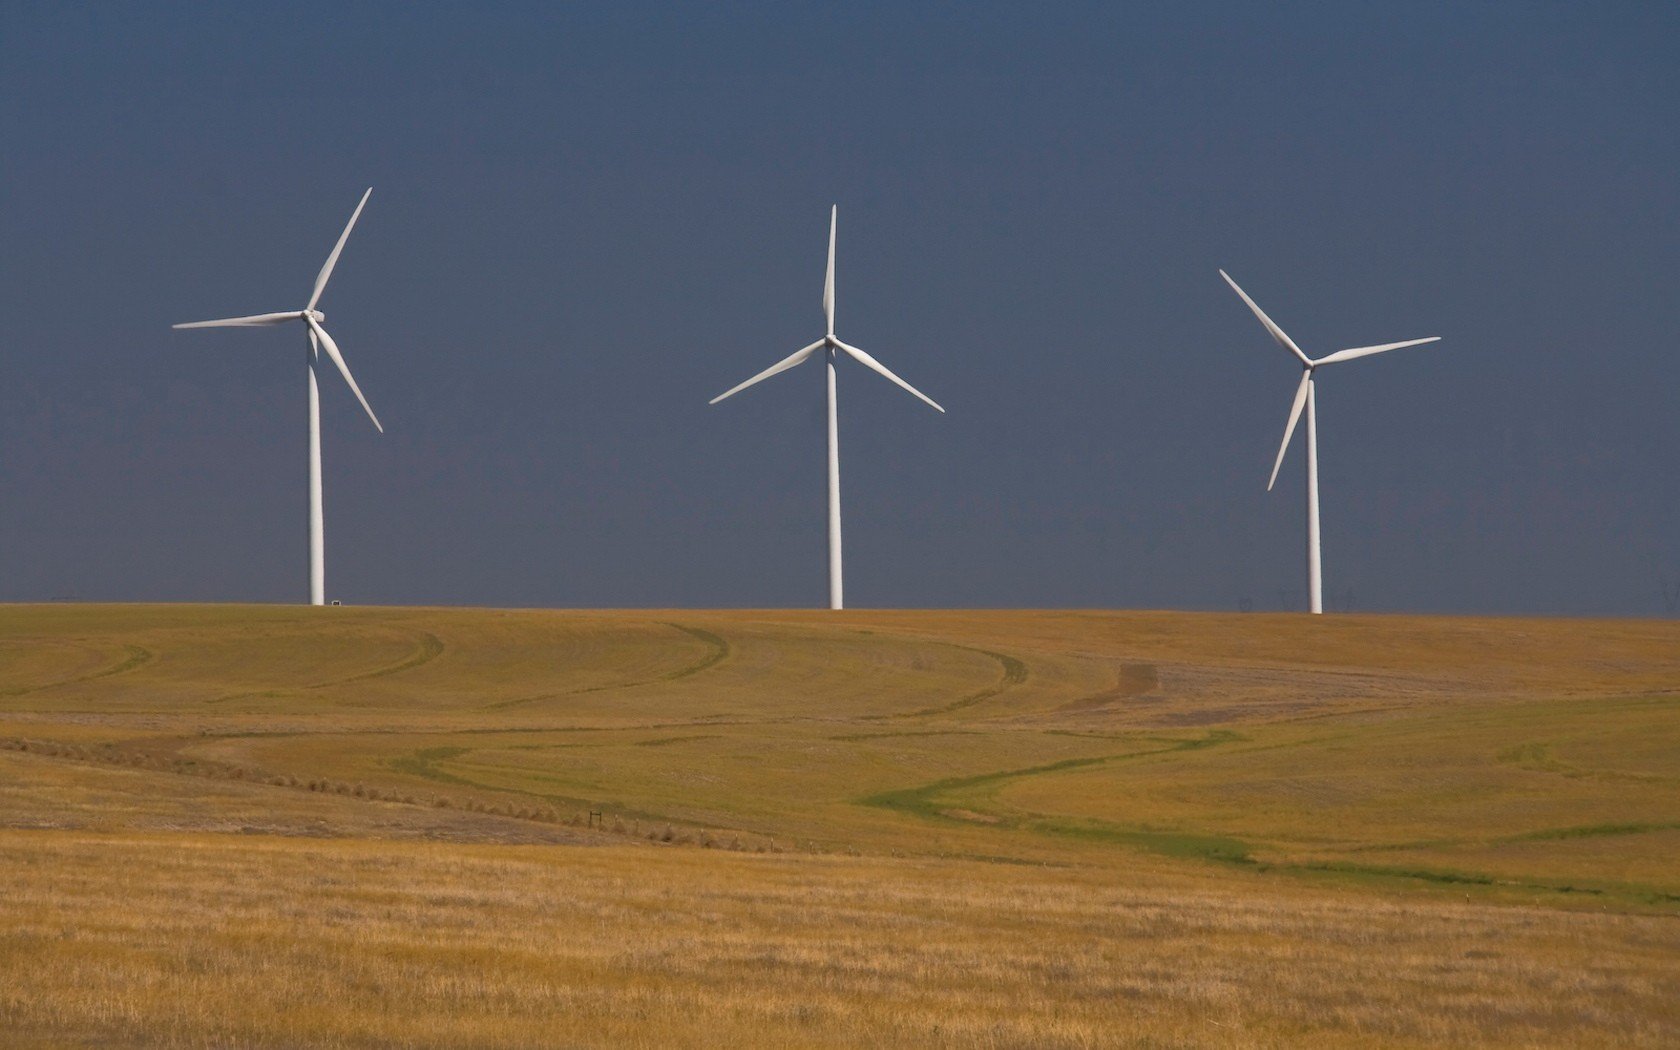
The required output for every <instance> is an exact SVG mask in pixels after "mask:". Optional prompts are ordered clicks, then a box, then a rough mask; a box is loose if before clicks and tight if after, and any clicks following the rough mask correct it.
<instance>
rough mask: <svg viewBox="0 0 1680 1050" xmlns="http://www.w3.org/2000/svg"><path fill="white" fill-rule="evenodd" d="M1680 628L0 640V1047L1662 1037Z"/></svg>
mask: <svg viewBox="0 0 1680 1050" xmlns="http://www.w3.org/2000/svg"><path fill="white" fill-rule="evenodd" d="M1677 855H1680V624H1677V623H1672V622H1656V621H1652V622H1639V621H1616V622H1612V621H1564V620H1474V619H1444V618H1404V617H1376V616H1332V617H1324V618H1322V619H1317V620H1314V619H1309V618H1306V617H1297V616H1267V615H1258V614H1253V615H1231V616H1219V615H1198V614H1169V613H1108V612H1049V611H1046V612H1006V611H965V612H917V611H895V612H845V613H838V614H837V613H829V612H749V611H740V612H715V611H705V612H702V611H692V610H688V611H667V612H644V611H636V612H538V611H503V610H465V609H457V610H441V609H350V608H340V609H306V608H280V607H203V606H33V607H27V606H13V607H4V608H0V887H3V890H0V1034H3V1038H0V1044H3V1045H6V1046H65V1045H70V1046H82V1045H85V1046H109V1045H140V1046H194V1047H198V1046H257V1045H262V1046H268V1045H277V1046H335V1047H336V1046H343V1047H371V1046H440V1047H480V1046H490V1045H508V1046H593V1045H610V1046H647V1047H665V1046H717V1045H732V1046H741V1047H757V1046H764V1047H771V1046H776V1047H780V1046H882V1045H902V1046H918V1047H920V1046H929V1047H942V1046H950V1047H971V1046H972V1047H999V1048H1001V1047H1103V1046H1114V1045H1136V1046H1163V1047H1165V1046H1198V1045H1209V1046H1278V1047H1285V1046H1342V1045H1348V1044H1360V1045H1364V1044H1373V1045H1394V1046H1415V1047H1435V1046H1442V1045H1509V1046H1535V1045H1562V1046H1582V1047H1589V1046H1604V1045H1612V1044H1614V1045H1629V1046H1653V1047H1655V1046H1673V1045H1680V862H1677V861H1676V859H1675V858H1676V856H1677Z"/></svg>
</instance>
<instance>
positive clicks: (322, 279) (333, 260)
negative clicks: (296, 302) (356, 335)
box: [304, 186, 373, 414]
mask: <svg viewBox="0 0 1680 1050" xmlns="http://www.w3.org/2000/svg"><path fill="white" fill-rule="evenodd" d="M372 193H373V187H372V186H369V187H368V188H367V193H364V194H362V200H361V203H359V204H357V205H356V210H355V211H353V212H351V213H350V221H349V222H347V223H345V224H344V232H343V233H341V234H339V235H338V243H337V244H335V245H333V250H332V254H331V255H329V256H327V262H326V265H324V266H322V267H321V273H320V276H318V277H316V278H315V291H314V292H312V293H311V294H310V296H309V305H308V306H306V307H304V309H305V310H313V309H315V304H316V303H318V302H320V301H321V293H322V292H324V291H326V290H327V278H329V277H331V276H332V272H333V267H334V266H337V265H338V253H339V252H342V251H343V250H344V242H345V241H347V240H349V239H350V230H351V229H352V228H354V227H355V225H356V220H357V219H358V218H360V217H361V214H362V208H363V206H365V205H366V204H367V199H368V197H369V195H371V194H372ZM370 414H371V413H370Z"/></svg>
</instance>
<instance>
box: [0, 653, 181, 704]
mask: <svg viewBox="0 0 1680 1050" xmlns="http://www.w3.org/2000/svg"><path fill="white" fill-rule="evenodd" d="M123 648H124V649H125V650H127V652H128V656H127V657H126V658H124V659H123V660H120V661H118V662H117V663H114V664H112V665H111V666H110V667H105V668H101V669H100V670H98V671H92V672H89V673H88V674H79V675H75V676H73V677H70V678H61V679H59V680H58V681H56V682H47V683H44V684H42V685H27V686H24V687H22V688H20V689H7V690H5V691H4V692H0V696H27V695H28V694H30V693H38V692H40V691H41V690H43V689H52V688H54V687H55V686H61V685H75V684H76V683H78V682H91V681H93V680H94V679H96V678H109V677H111V676H112V675H119V674H127V673H128V672H130V671H132V670H134V669H135V668H136V667H139V666H140V665H142V664H145V663H148V662H149V661H151V660H152V658H153V657H154V656H156V655H157V654H156V653H154V652H152V651H151V650H150V649H147V648H146V647H145V646H141V645H125V646H123Z"/></svg>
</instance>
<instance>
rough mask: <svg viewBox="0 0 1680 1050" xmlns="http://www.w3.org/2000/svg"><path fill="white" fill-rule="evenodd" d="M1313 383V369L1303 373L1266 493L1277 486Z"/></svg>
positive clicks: (1296, 389)
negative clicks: (1309, 387)
mask: <svg viewBox="0 0 1680 1050" xmlns="http://www.w3.org/2000/svg"><path fill="white" fill-rule="evenodd" d="M1311 382H1312V369H1310V368H1309V369H1308V370H1307V371H1305V372H1302V373H1301V385H1300V386H1298V387H1296V388H1295V406H1294V407H1293V408H1291V409H1290V410H1289V425H1288V426H1286V427H1284V428H1283V444H1281V445H1279V446H1278V458H1277V462H1276V463H1274V464H1272V480H1270V481H1268V482H1266V491H1267V492H1270V491H1272V486H1273V485H1276V484H1277V476H1278V471H1280V470H1282V469H1283V456H1284V453H1286V452H1288V451H1289V439H1290V438H1292V437H1294V436H1295V424H1297V423H1299V422H1300V421H1301V409H1302V408H1304V407H1306V404H1307V386H1308V384H1310V383H1311Z"/></svg>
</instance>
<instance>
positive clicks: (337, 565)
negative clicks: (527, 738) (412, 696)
mask: <svg viewBox="0 0 1680 1050" xmlns="http://www.w3.org/2000/svg"><path fill="white" fill-rule="evenodd" d="M419 6H421V5H398V4H391V5H384V6H380V5H364V4H356V5H346V4H322V5H284V10H281V9H280V6H279V5H254V4H252V5H240V4H229V5H201V6H195V7H194V8H187V7H174V6H171V5H129V6H128V7H127V8H125V9H121V10H110V9H94V8H91V7H90V8H89V9H85V10H75V9H71V8H70V6H69V5H47V4H40V5H22V4H16V3H8V4H5V5H3V6H0V142H3V149H0V312H3V314H4V316H5V318H6V323H5V326H4V336H3V337H0V340H3V346H4V352H3V353H0V368H3V374H0V599H4V600H40V599H49V598H59V597H74V598H79V599H88V600H91V599H111V600H124V601H129V600H133V601H140V600H148V601H149V600H170V601H175V600H215V601H235V600H237V601H246V600H251V601H298V600H302V599H304V598H305V597H306V595H307V576H306V564H307V533H306V491H307V490H306V475H305V470H306V462H307V460H306V446H305V442H306V416H305V386H304V375H303V368H304V364H303V336H302V334H301V333H300V332H299V331H298V330H297V329H296V328H295V327H291V326H288V327H284V328H275V329H244V330H241V329H232V330H223V331H219V332H173V331H171V330H170V329H169V325H170V324H171V323H172V322H177V321H188V320H197V319H201V318H207V317H219V316H228V315H233V314H242V313H250V312H261V311H271V310H286V309H298V308H300V307H301V306H302V305H303V303H304V301H305V300H306V299H307V297H308V292H309V288H310V284H311V282H312V281H313V279H314V276H315V272H316V270H317V269H318V268H319V266H320V265H321V262H322V260H323V259H324V258H325V256H326V254H327V252H328V250H329V249H330V248H331V246H332V242H333V239H334V238H335V237H336V236H337V234H338V231H339V230H340V229H341V227H342V224H343V223H344V221H345V219H346V218H347V217H348V215H349V212H350V210H351V208H352V207H353V206H354V205H355V202H356V199H357V197H358V196H359V195H360V193H361V191H362V190H363V189H364V188H365V187H367V186H369V185H371V186H373V187H374V193H373V197H372V200H371V201H370V202H369V204H368V207H367V211H366V212H365V213H364V214H363V216H362V220H361V223H360V225H359V226H358V228H357V230H356V232H355V234H354V236H353V237H352V238H351V240H350V244H349V246H348V248H347V249H346V251H345V254H344V257H343V259H342V261H341V262H340V264H339V267H338V271H337V274H336V276H335V277H334V280H333V283H332V286H331V287H330V288H329V289H328V291H327V294H326V296H325V298H324V299H323V301H322V304H321V306H322V309H324V310H325V311H326V313H327V316H328V321H329V323H328V327H329V329H330V330H331V331H332V332H333V333H334V335H335V336H336V337H337V339H338V342H339V344H340V345H341V346H342V347H343V348H344V352H345V356H346V357H347V358H348V360H349V362H350V364H351V366H352V368H353V369H354V370H355V373H356V377H357V379H358V380H359V381H360V383H361V385H362V388H363V389H364V391H366V393H367V395H368V397H369V400H370V401H371V402H372V404H373V407H374V409H375V410H376V411H377V412H378V413H379V415H380V418H381V420H382V421H383V422H384V423H385V425H386V433H385V435H384V436H383V437H381V436H380V435H378V434H376V433H375V432H374V431H373V428H372V427H371V426H370V425H369V424H368V422H367V420H366V419H365V418H364V417H363V416H362V415H361V411H360V409H359V407H358V406H357V405H356V404H355V401H354V399H353V398H352V397H351V395H350V393H349V392H348V390H347V389H346V388H345V387H344V385H343V384H342V382H341V381H340V380H339V379H338V378H337V377H336V376H330V375H329V376H326V377H324V384H323V402H324V403H323V428H324V439H323V443H324V448H325V453H324V454H325V464H326V518H327V583H328V593H329V596H331V597H337V598H342V599H343V600H345V601H346V602H352V603H415V602H425V603H444V604H492V605H513V604H517V605H542V606H645V605H692V606H725V605H760V606H783V605H792V606H798V605H820V604H822V603H823V602H824V600H825V598H826V575H825V573H826V567H825V561H824V558H825V555H824V543H825V540H824V520H825V517H824V500H825V489H824V480H823V460H824V455H825V453H824V436H823V423H822V412H823V409H822V396H823V395H822V377H821V372H820V369H819V368H818V367H816V366H815V365H806V366H803V367H802V368H800V369H798V370H795V371H792V372H789V373H786V374H784V375H781V376H778V377H776V378H775V379H773V380H770V381H768V382H766V383H764V384H762V385H760V386H758V387H755V388H753V389H752V390H750V391H747V392H746V393H743V394H741V395H737V396H736V397H735V398H732V399H730V400H729V401H726V402H724V403H723V404H721V405H718V406H714V407H708V406H707V404H706V402H707V400H708V399H709V398H711V397H713V396H714V395H716V394H718V393H720V392H721V391H723V390H725V389H727V388H728V387H730V386H732V385H734V384H735V383H737V382H739V381H740V380H742V379H744V378H746V377H747V376H748V375H751V374H752V373H754V372H756V371H758V370H759V369H761V368H763V367H765V366H767V365H769V364H770V363H772V362H773V361H775V360H776V359H778V358H780V357H782V356H784V355H785V354H787V353H789V352H791V351H793V350H795V349H797V348H798V347H800V346H803V345H805V344H806V343H808V342H810V341H811V340H812V339H814V338H817V337H818V336H820V335H821V333H822V316H821V310H820V302H821V292H822V276H823V253H824V249H825V244H824V241H825V237H826V226H827V220H828V207H829V205H830V204H831V203H835V202H837V203H838V204H839V206H840V251H839V268H838V302H839V309H838V320H839V332H840V335H841V337H842V338H844V339H846V340H847V341H848V342H851V343H853V344H855V345H858V346H861V347H863V348H864V349H866V350H870V351H871V352H873V353H874V354H875V355H876V356H877V357H879V358H881V359H882V360H883V361H884V362H885V363H886V364H887V365H888V366H889V367H891V368H893V369H894V370H896V371H897V372H899V374H901V375H902V376H904V377H905V378H906V379H907V380H909V381H910V382H912V383H914V384H916V385H917V386H918V387H920V388H921V389H922V390H924V391H926V392H927V393H928V394H929V395H930V396H932V397H933V398H934V399H936V400H938V401H940V402H941V403H942V404H943V405H944V406H945V407H946V408H947V409H948V413H949V414H948V415H944V416H941V415H939V414H937V413H935V412H933V411H932V410H930V409H928V408H927V407H926V406H924V405H922V404H920V403H919V402H917V401H915V400H914V399H912V398H910V397H909V396H907V395H905V394H904V393H903V392H902V391H900V390H898V389H896V388H894V387H892V386H891V385H889V384H887V383H886V382H884V381H882V380H881V379H879V378H878V377H875V376H874V375H872V374H870V373H868V372H866V371H865V370H863V369H862V368H861V367H858V366H856V365H851V364H843V367H842V371H841V374H840V418H841V462H842V471H843V486H844V496H845V513H846V556H847V598H848V602H849V604H852V605H856V606H922V605H928V606H945V605H986V606H1075V605H1077V606H1116V607H1174V608H1206V609H1235V608H1237V607H1238V606H1239V604H1243V603H1247V604H1249V605H1251V606H1252V607H1254V608H1257V609H1269V608H1278V607H1298V606H1299V605H1300V604H1301V603H1302V601H1303V597H1302V591H1303V588H1304V584H1303V579H1302V576H1303V570H1302V548H1303V514H1304V511H1303V505H1302V504H1303V499H1302V491H1303V484H1304V479H1303V476H1302V463H1303V459H1302V457H1301V451H1302V450H1301V447H1300V441H1301V438H1300V437H1299V436H1297V437H1296V439H1295V440H1296V447H1295V448H1294V449H1292V451H1291V454H1290V462H1289V463H1287V464H1286V465H1285V467H1284V473H1283V476H1282V477H1281V478H1280V480H1279V482H1278V487H1277V490H1276V491H1274V492H1272V493H1269V494H1268V493H1267V492H1266V491H1265V482H1266V477H1267V474H1268V473H1269V471H1270V469H1271V463H1272V458H1273V456H1274V454H1275V452H1276V448H1277V442H1278V440H1279V438H1280V437H1281V434H1282V428H1283V423H1284V420H1285V418H1286V415H1287V412H1288V408H1289V400H1290V397H1291V394H1292V392H1293V389H1294V385H1295V383H1296V381H1297V378H1298V375H1299V371H1298V368H1297V367H1296V366H1295V365H1293V364H1292V361H1291V359H1290V358H1289V357H1288V356H1287V355H1286V354H1285V353H1284V352H1283V351H1281V350H1279V349H1278V348H1277V347H1276V346H1274V345H1273V344H1272V343H1271V342H1270V340H1269V339H1267V337H1266V335H1265V333H1264V332H1263V331H1262V330H1261V329H1260V327H1259V326H1258V325H1257V324H1256V323H1255V322H1254V320H1253V318H1252V317H1251V316H1250V315H1249V314H1248V312H1247V311H1246V310H1245V309H1244V308H1243V306H1242V304H1241V303H1240V302H1239V301H1238V300H1237V298H1236V297H1235V296H1233V295H1232V294H1231V293H1230V291H1229V290H1228V289H1226V287H1225V286H1224V284H1223V283H1222V282H1221V281H1220V280H1219V277H1218V274H1217V272H1216V271H1217V268H1219V267H1224V268H1225V269H1227V270H1228V271H1230V272H1231V274H1232V275H1233V276H1234V277H1235V278H1236V279H1237V280H1238V281H1239V282H1241V283H1242V284H1243V285H1244V287H1245V288H1246V289H1247V290H1248V292H1249V293H1250V294H1252V295H1253V296H1254V297H1255V298H1256V299H1257V300H1258V301H1259V303H1260V304H1261V305H1262V306H1263V307H1265V308H1266V309H1267V310H1268V311H1269V312H1270V313H1271V315H1272V316H1273V317H1274V318H1275V319H1276V320H1277V321H1278V322H1279V323H1280V324H1281V325H1282V326H1283V327H1284V328H1285V329H1286V330H1287V331H1289V332H1290V334H1291V335H1293V336H1294V337H1295V339H1296V340H1297V341H1298V342H1299V343H1301V344H1302V346H1303V347H1304V348H1305V349H1306V350H1307V352H1308V353H1311V354H1314V355H1315V356H1317V355H1322V354H1324V353H1329V352H1331V351H1333V350H1337V349H1341V348H1343V347H1347V346H1357V345H1362V344H1368V343H1375V342H1385V341H1391V340H1399V339H1406V338H1413V337H1418V336H1425V335H1440V336H1442V337H1443V341H1442V342H1441V343H1439V344H1436V345H1434V346H1431V347H1426V348H1419V349H1412V350H1402V351H1398V352H1395V353H1392V354H1387V355H1383V356H1381V357H1377V358H1372V359H1368V360H1362V361H1357V362H1352V363H1349V364H1345V365H1341V366H1336V367H1332V368H1330V369H1328V370H1327V371H1326V372H1325V373H1324V374H1323V376H1322V378H1321V380H1320V383H1319V416H1320V444H1321V466H1322V479H1323V490H1324V497H1323V498H1324V511H1323V513H1324V552H1325V554H1324V557H1325V574H1326V591H1327V599H1328V600H1327V604H1329V605H1330V606H1331V607H1336V606H1338V605H1342V604H1346V603H1349V602H1351V603H1352V604H1353V605H1354V606H1355V607H1356V608H1359V609H1361V610H1409V611H1429V612H1502V613H1504V612H1510V613H1515V612H1534V613H1586V614H1628V615H1672V614H1673V613H1672V612H1671V611H1670V610H1669V609H1668V607H1667V605H1666V604H1665V601H1664V597H1663V591H1662V588H1663V586H1664V583H1665V581H1666V583H1667V585H1668V586H1669V587H1671V588H1676V587H1680V404H1677V399H1676V393H1677V391H1680V383H1677V379H1680V366H1677V364H1676V362H1677V361H1680V295H1677V289H1680V221H1677V220H1680V208H1677V200H1680V178H1677V167H1680V164H1677V162H1680V120H1677V118H1680V6H1676V5H1674V4H1616V3H1610V4H1591V5H1587V4H1552V3H1521V4H1519V3H1509V4H1462V3H1450V4H1438V5H1436V4H1380V5H1379V4H1363V3H1361V4H1346V3H1323V4H1310V5H1308V4H1288V5H1281V6H1277V5H1254V4H1188V3H1187V4H1156V5H1121V4H1114V3H1104V4H1093V5H1078V4H1054V5H1033V4H1011V5H991V4H967V5H957V4H948V5H947V4H941V5H907V4H901V3H887V4H878V5H877V4H858V3H854V4H843V5H838V4H837V5H821V6H815V5H790V4H779V3H778V4H707V5H680V6H673V7H656V6H643V5H634V4H591V5H583V4H579V5H554V4H532V5H528V6H526V5H519V6H512V5H487V6H485V5H458V6H455V7H453V8H452V9H451V10H448V11H444V12H425V13H422V12H420V11H418V10H417V9H418V7H419Z"/></svg>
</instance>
